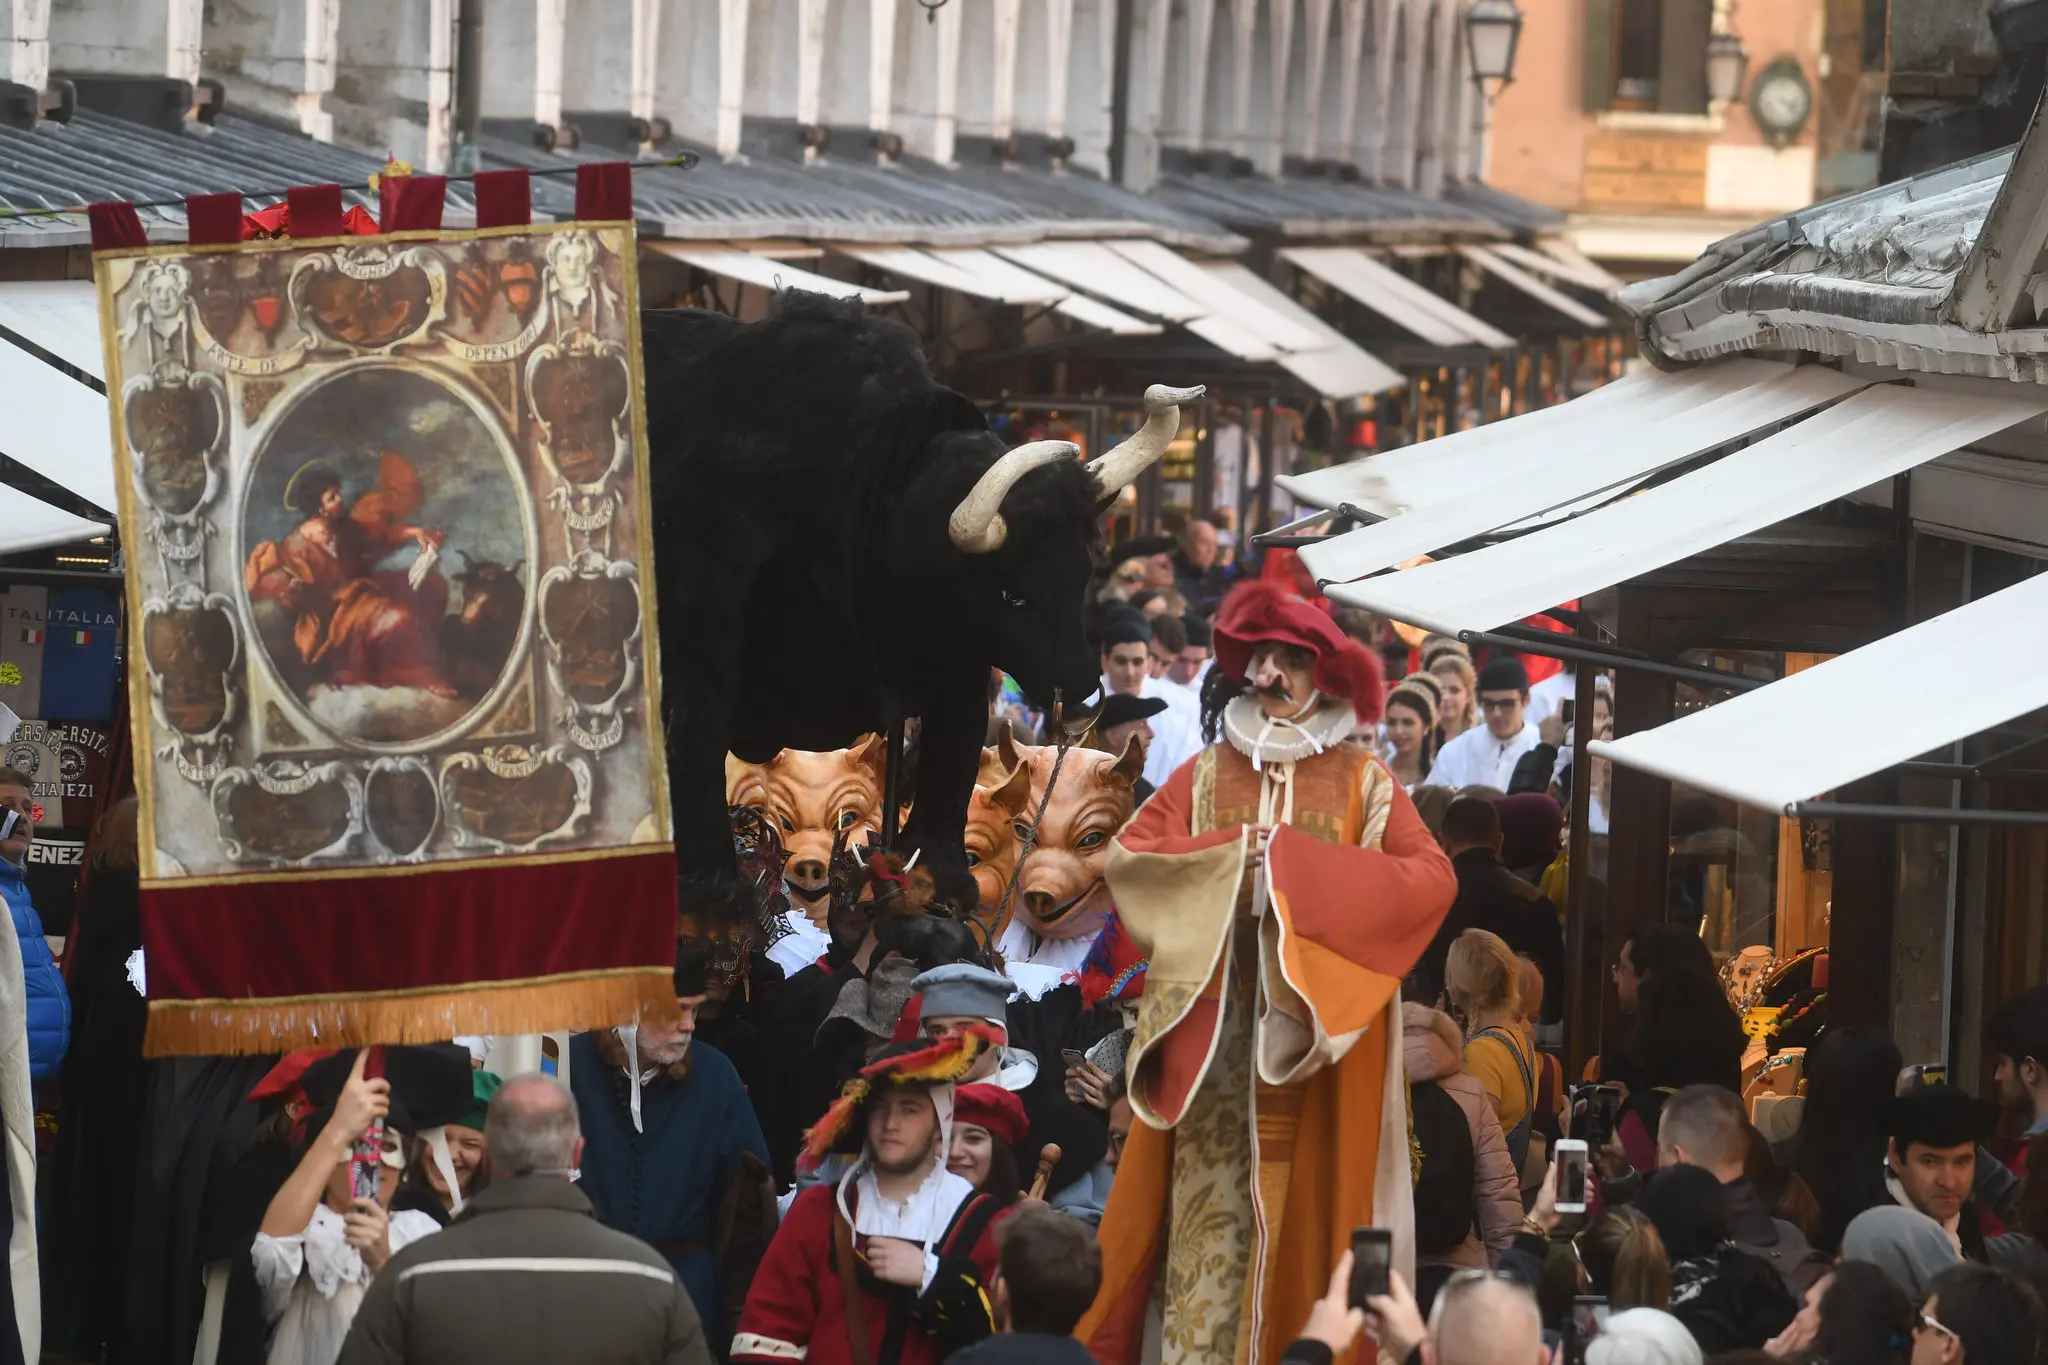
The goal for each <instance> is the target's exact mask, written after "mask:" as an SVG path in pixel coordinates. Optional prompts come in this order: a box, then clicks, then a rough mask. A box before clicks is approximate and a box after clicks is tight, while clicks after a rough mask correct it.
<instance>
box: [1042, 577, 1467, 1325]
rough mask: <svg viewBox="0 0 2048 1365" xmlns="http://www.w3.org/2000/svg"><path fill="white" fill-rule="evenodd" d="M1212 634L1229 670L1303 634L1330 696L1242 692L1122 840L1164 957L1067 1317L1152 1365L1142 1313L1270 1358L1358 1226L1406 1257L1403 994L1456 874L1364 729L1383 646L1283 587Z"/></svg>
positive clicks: (1128, 881)
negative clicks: (1111, 1166)
mask: <svg viewBox="0 0 2048 1365" xmlns="http://www.w3.org/2000/svg"><path fill="white" fill-rule="evenodd" d="M1215 638H1216V667H1217V668H1218V669H1219V670H1221V671H1222V672H1223V673H1224V675H1225V676H1226V677H1228V678H1231V679H1236V680H1243V679H1245V678H1246V677H1247V673H1248V667H1249V665H1250V662H1251V659H1252V656H1253V653H1254V650H1255V647H1256V646H1257V645H1259V644H1261V643H1267V642H1271V643H1277V644H1284V645H1289V646H1293V647H1296V648H1298V649H1303V650H1307V651H1308V652H1309V653H1311V654H1312V655H1313V656H1314V658H1315V664H1314V675H1313V686H1314V689H1315V695H1314V696H1313V697H1312V698H1310V699H1309V700H1308V701H1307V702H1305V703H1304V705H1303V706H1302V707H1301V708H1300V710H1299V711H1297V712H1295V713H1294V714H1293V715H1291V716H1288V717H1286V718H1282V719H1274V718H1271V717H1269V716H1267V714H1266V713H1265V712H1264V710H1262V708H1261V704H1260V701H1259V699H1258V698H1257V697H1256V696H1253V695H1250V694H1246V695H1241V696H1238V697H1236V698H1235V699H1233V700H1232V701H1230V702H1229V703H1228V704H1227V706H1226V707H1225V709H1224V712H1223V717H1222V719H1223V726H1222V728H1223V733H1224V737H1225V741H1226V742H1223V743H1218V744H1212V745H1210V746H1209V747H1208V748H1206V749H1204V750H1203V751H1202V752H1201V753H1200V754H1199V755H1197V756H1196V757H1195V758H1193V759H1191V760H1190V761H1189V762H1187V763H1186V764H1183V765H1182V766H1181V767H1180V768H1179V769H1178V770H1176V771H1175V772H1174V774H1173V776H1172V777H1171V778H1170V779H1169V780H1168V781H1167V783H1166V785H1165V786H1164V787H1163V788H1161V789H1160V791H1159V792H1158V793H1157V794H1156V795H1154V796H1153V797H1152V799H1151V800H1150V801H1149V802H1147V803H1146V804H1145V805H1144V806H1143V807H1142V808H1141V809H1140V810H1139V812H1138V816H1137V819H1136V820H1135V821H1133V822H1132V824H1131V825H1130V826H1129V827H1128V828H1127V829H1125V830H1124V832H1123V833H1122V835H1120V836H1119V837H1118V839H1117V841H1116V845H1115V847H1114V848H1113V850H1112V851H1111V853H1110V856H1109V863H1108V878H1109V885H1110V889H1111V891H1112V892H1113V893H1114V895H1115V898H1116V904H1117V914H1118V917H1119V919H1120V920H1121V921H1122V924H1123V926H1124V928H1125V929H1126V930H1127V931H1128V932H1129V934H1130V936H1131V938H1132V939H1133V941H1134V942H1135V943H1136V944H1137V946H1138V947H1139V948H1141V949H1143V950H1144V952H1145V954H1146V956H1147V958H1148V959H1149V965H1148V967H1147V969H1146V973H1145V984H1144V988H1143V990H1144V994H1143V997H1142V1000H1141V1003H1140V1006H1139V1011H1138V1024H1137V1031H1136V1035H1135V1037H1134V1038H1133V1039H1132V1042H1131V1048H1130V1057H1129V1062H1128V1069H1127V1072H1126V1074H1127V1075H1128V1077H1129V1080H1130V1099H1131V1107H1132V1109H1133V1111H1134V1113H1135V1115H1136V1117H1137V1118H1138V1119H1139V1120H1140V1122H1139V1123H1137V1124H1136V1125H1134V1126H1133V1128H1132V1129H1131V1135H1130V1139H1129V1142H1128V1145H1127V1146H1126V1148H1125V1151H1124V1157H1123V1161H1122V1163H1121V1165H1119V1167H1118V1169H1117V1178H1116V1183H1115V1184H1114V1185H1113V1186H1112V1187H1111V1192H1110V1199H1109V1208H1108V1211H1107V1213H1106V1214H1105V1215H1104V1218H1103V1222H1102V1235H1101V1242H1102V1251H1103V1286H1102V1292H1101V1294H1100V1296H1099V1297H1098V1298H1097V1300H1096V1302H1095V1305H1094V1307H1093V1308H1092V1309H1091V1310H1090V1312H1089V1314H1088V1316H1087V1317H1086V1318H1084V1319H1083V1320H1082V1322H1081V1325H1080V1327H1079V1329H1078V1330H1077V1332H1076V1335H1077V1336H1078V1337H1079V1338H1080V1339H1081V1340H1082V1341H1084V1342H1086V1343H1087V1344H1088V1346H1089V1348H1090V1349H1091V1351H1093V1353H1094V1354H1095V1356H1096V1358H1097V1359H1098V1360H1099V1361H1101V1362H1103V1363H1104V1365H1137V1362H1138V1361H1139V1360H1140V1358H1141V1353H1142V1342H1143V1340H1144V1338H1145V1336H1146V1332H1145V1327H1146V1323H1145V1319H1146V1316H1147V1311H1148V1308H1152V1309H1153V1311H1157V1312H1158V1313H1159V1314H1160V1323H1159V1329H1160V1330H1159V1341H1160V1354H1159V1356H1157V1357H1154V1359H1158V1360H1162V1361H1164V1362H1167V1365H1198V1363H1199V1365H1231V1362H1233V1361H1236V1362H1249V1365H1267V1363H1268V1362H1272V1361H1277V1360H1278V1359H1279V1357H1280V1354H1281V1352H1282V1350H1283V1349H1284V1348H1285V1345H1286V1343H1287V1342H1288V1341H1289V1340H1290V1339H1291V1338H1292V1337H1293V1336H1294V1334H1295V1333H1297V1332H1298V1331H1299V1330H1300V1328H1301V1324H1302V1323H1303V1322H1304V1321H1305V1320H1306V1319H1307V1316H1308V1310H1309V1305H1310V1304H1311V1303H1312V1302H1313V1301H1314V1300H1315V1299H1316V1298H1317V1297H1318V1296H1319V1295H1320V1294H1321V1293H1322V1291H1323V1288H1324V1286H1325V1285H1327V1284H1328V1283H1329V1278H1330V1272H1331V1269H1332V1268H1333V1267H1334V1266H1335V1264H1336V1262H1337V1259H1338V1258H1339V1257H1340V1256H1341V1255H1342V1253H1343V1252H1344V1250H1345V1249H1346V1247H1347V1246H1348V1244H1349V1241H1350V1236H1351V1231H1352V1229H1353V1228H1354V1227H1359V1226H1379V1227H1386V1228H1391V1229H1392V1230H1393V1231H1394V1234H1395V1246H1396V1257H1397V1260H1398V1261H1399V1263H1400V1264H1401V1266H1402V1269H1403V1270H1404V1272H1408V1271H1410V1270H1412V1264H1413V1245H1412V1241H1413V1239H1412V1235H1411V1229H1412V1227H1413V1209H1412V1205H1411V1197H1410V1181H1411V1175H1410V1164H1409V1146H1408V1141H1407V1104H1406V1098H1405V1086H1404V1084H1403V1075H1402V1065H1401V1021H1400V1016H1399V1013H1398V993H1399V985H1400V981H1401V978H1402V977H1403V976H1404V975H1405V974H1406V973H1407V972H1408V970H1409V969H1410V968H1411V967H1412V966H1413V965H1414V963H1415V961H1416V959H1417V958H1418V957H1419V956H1420V955H1421V953H1422V950H1423V948H1424V947H1425V946H1426V945H1427V944H1428V943H1429V940H1430V938H1431V936H1432V935H1433V934H1434V933H1435V932H1436V928H1437V925H1438V924H1439V923H1440V922H1441V920H1442V919H1443V916H1444V914H1445V912H1446V911H1447V910H1448V909H1449V908H1450V904H1451V900H1452V897H1453V896H1454V895H1455V894H1456V890H1457V883H1456V880H1455V878H1454V877H1453V875H1452V872H1451V866H1450V862H1449V860H1448V859H1446V858H1445V857H1444V855H1443V852H1442V851H1441V850H1440V849H1439V848H1438V847H1437V844H1436V841H1435V840H1434V839H1432V838H1431V837H1430V835H1429V832H1428V830H1427V829H1426V828H1424V826H1423V823H1422V820H1421V818H1420V817H1419V816H1418V815H1417V814H1416V812H1415V808H1414V806H1413V805H1412V804H1411V803H1410V802H1409V800H1408V797H1407V795H1406V794H1405V793H1404V792H1403V791H1402V789H1401V784H1400V783H1399V782H1398V781H1396V780H1395V779H1394V777H1393V775H1392V774H1391V773H1389V772H1388V771H1387V770H1386V768H1385V767H1384V766H1383V765H1382V764H1381V763H1380V761H1379V760H1378V759H1377V758H1375V757H1374V756H1372V755H1371V754H1370V753H1368V752H1367V751H1366V750H1364V749H1362V748H1360V747H1358V746H1356V745H1354V744H1351V743H1349V742H1348V738H1347V737H1348V736H1349V735H1350V733H1351V731H1352V729H1353V728H1354V726H1355V724H1356V723H1357V720H1358V719H1368V720H1369V719H1372V718H1373V717H1376V716H1377V715H1378V713H1379V706H1380V699H1381V694H1380V676H1379V669H1378V666H1377V663H1376V661H1375V660H1374V659H1373V658H1372V656H1371V655H1370V654H1368V653H1366V651H1365V650H1364V649H1363V648H1361V647H1360V646H1359V645H1358V644H1356V643H1355V642H1353V641H1351V640H1349V639H1347V638H1345V637H1344V636H1343V635H1342V634H1341V633H1340V632H1339V631H1338V630H1337V628H1336V626H1335V624H1334V623H1333V622H1332V621H1331V619H1330V618H1329V617H1328V616H1326V615H1324V614H1323V613H1322V612H1320V611H1317V610H1316V609H1315V608H1314V607H1312V606H1310V605H1308V604H1307V603H1304V602H1301V601H1299V600H1297V599H1295V598H1293V597H1292V596H1291V595H1290V594H1288V593H1287V592H1285V591H1284V590H1283V589H1280V588H1278V587H1277V586H1275V585H1273V584H1267V583H1254V584H1248V585H1246V586H1244V587H1240V588H1239V589H1237V590H1236V591H1235V592H1233V593H1232V594H1231V596H1230V597H1229V598H1228V599H1227V600H1226V601H1225V602H1224V604H1223V609H1222V611H1221V613H1220V614H1219V616H1218V619H1217V623H1216V637H1215ZM1259 825H1268V826H1271V827H1273V836H1272V839H1271V842H1270V844H1269V845H1268V847H1267V850H1266V855H1265V863H1264V867H1263V868H1260V869H1255V868H1253V867H1252V866H1251V865H1250V863H1251V854H1252V853H1253V851H1254V848H1255V837H1256V836H1255V833H1254V829H1255V827H1256V826H1259ZM1155 1305H1156V1307H1155Z"/></svg>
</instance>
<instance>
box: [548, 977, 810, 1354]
mask: <svg viewBox="0 0 2048 1365" xmlns="http://www.w3.org/2000/svg"><path fill="white" fill-rule="evenodd" d="M709 966H710V953H709V951H708V950H707V949H702V948H692V947H683V946H680V945H679V946H678V948H677V952H676V969H675V992H676V1015H675V1017H674V1018H672V1019H668V1020H660V1021H656V1020H643V1021H642V1022H641V1023H640V1024H639V1025H638V1026H637V1027H634V1026H626V1027H620V1028H616V1029H609V1030H605V1031H602V1032H593V1033H581V1034H578V1035H577V1036H576V1037H574V1038H572V1039H571V1040H570V1042H569V1084H570V1088H571V1090H572V1091H573V1092H574V1093H575V1096H576V1107H577V1110H578V1112H579V1113H580V1114H581V1115H582V1120H583V1136H584V1150H583V1167H582V1180H581V1188H582V1190H583V1193H584V1194H586V1195H588V1196H589V1198H590V1202H591V1204H592V1205H593V1206H594V1207H595V1208H596V1210H597V1217H598V1221H599V1222H601V1223H603V1224H604V1225H605V1226H606V1227H609V1228H613V1229H615V1230H617V1231H619V1232H624V1233H629V1234H631V1235H632V1236H635V1237H638V1238H640V1239H641V1240H642V1241H644V1242H647V1243H650V1244H651V1245H652V1246H653V1247H654V1248H655V1250H657V1251H659V1252H661V1253H662V1255H663V1256H665V1257H666V1258H667V1259H668V1262H669V1264H670V1265H671V1266H672V1267H674V1269H675V1272H676V1277H677V1278H678V1279H680V1280H681V1281H682V1282H683V1286H684V1288H686V1289H688V1290H689V1291H690V1298H691V1299H692V1301H694V1302H695V1303H696V1305H697V1316H698V1317H700V1318H702V1319H703V1321H704V1331H705V1335H706V1336H707V1337H708V1338H709V1339H711V1340H713V1341H722V1340H724V1339H725V1338H724V1336H723V1335H722V1334H723V1333H724V1332H725V1331H726V1330H727V1324H726V1323H725V1321H724V1319H725V1313H724V1309H723V1306H722V1305H723V1303H724V1301H725V1294H724V1290H725V1285H724V1279H725V1276H726V1275H727V1274H729V1273H747V1272H749V1271H750V1267H739V1268H736V1269H729V1268H728V1267H726V1266H721V1265H720V1263H719V1258H718V1256H717V1254H716V1248H715V1246H714V1238H715V1235H716V1232H717V1226H716V1225H717V1218H718V1211H719V1210H720V1209H721V1208H722V1207H724V1206H725V1202H726V1199H727V1194H728V1192H729V1191H730V1190H731V1189H732V1187H733V1184H734V1182H736V1181H737V1182H740V1183H741V1184H742V1186H743V1187H744V1188H745V1189H747V1190H754V1189H757V1188H758V1189H760V1190H761V1192H762V1198H766V1197H767V1193H768V1187H769V1186H770V1185H771V1184H772V1182H771V1180H770V1177H769V1174H768V1171H769V1165H768V1142H767V1139H766V1138H765V1137H763V1136H762V1133H761V1124H760V1122H759V1120H757V1119H756V1118H755V1117H754V1107H753V1105H752V1104H750V1103H749V1102H748V1100H747V1092H746V1087H745V1086H744V1085H742V1084H741V1083H740V1076H739V1072H738V1071H737V1070H735V1069H734V1067H733V1064H732V1063H731V1062H730V1061H728V1060H727V1059H726V1057H725V1055H724V1054H723V1053H721V1052H719V1051H718V1049H716V1048H714V1047H712V1046H711V1045H710V1044H708V1043H700V1042H697V1041H696V1037H695V1035H696V1030H697V1009H698V1007H699V1006H700V1005H702V1004H703V1003H704V1000H705V997H706V996H707V995H708V994H709V993H710V983H709V981H708V975H709ZM734 1202H735V1207H738V1208H741V1209H748V1208H758V1207H759V1206H760V1201H759V1200H757V1199H754V1198H753V1197H752V1196H751V1195H748V1196H746V1197H742V1198H740V1199H738V1200H736V1201H734ZM740 1240H741V1239H738V1238H735V1239H734V1242H735V1244H737V1243H738V1242H739V1241H740Z"/></svg>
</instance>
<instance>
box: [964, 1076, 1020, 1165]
mask: <svg viewBox="0 0 2048 1365" xmlns="http://www.w3.org/2000/svg"><path fill="white" fill-rule="evenodd" d="M953 1122H954V1123H956V1124H959V1123H971V1124H973V1125H974V1126H975V1127H977V1128H986V1129H988V1130H989V1131H990V1132H991V1133H994V1134H995V1135H996V1136H997V1137H999V1138H1001V1139H1002V1140H1003V1141H1005V1142H1007V1143H1009V1144H1010V1147H1011V1149H1012V1150H1013V1151H1014V1150H1015V1149H1016V1147H1017V1146H1018V1144H1020V1143H1022V1142H1023V1141H1024V1133H1025V1130H1026V1129H1028V1128H1029V1127H1030V1126H1031V1125H1030V1121H1029V1120H1028V1119H1026V1118H1025V1117H1024V1102H1023V1101H1022V1100H1020V1099H1018V1098H1017V1097H1016V1096H1015V1095H1013V1094H1011V1093H1010V1092H1009V1091H1007V1090H1005V1089H1003V1088H1002V1087H1001V1086H999V1085H990V1084H988V1083H986V1082H983V1083H981V1084H978V1085H963V1086H961V1087H959V1088H958V1089H956V1090H955V1091H954V1092H953Z"/></svg>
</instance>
